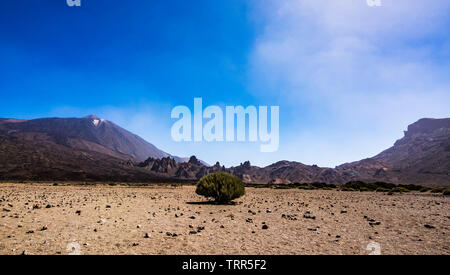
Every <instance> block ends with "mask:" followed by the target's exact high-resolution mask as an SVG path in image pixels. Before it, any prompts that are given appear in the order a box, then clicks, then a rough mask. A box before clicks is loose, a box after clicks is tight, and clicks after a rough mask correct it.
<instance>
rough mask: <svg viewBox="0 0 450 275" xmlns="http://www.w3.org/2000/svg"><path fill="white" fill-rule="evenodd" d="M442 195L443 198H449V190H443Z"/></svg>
mask: <svg viewBox="0 0 450 275" xmlns="http://www.w3.org/2000/svg"><path fill="white" fill-rule="evenodd" d="M442 195H444V196H450V188H447V189H445V190H444V191H443V192H442Z"/></svg>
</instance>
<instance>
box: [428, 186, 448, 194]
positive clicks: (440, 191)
mask: <svg viewBox="0 0 450 275" xmlns="http://www.w3.org/2000/svg"><path fill="white" fill-rule="evenodd" d="M444 191H445V188H443V187H435V188H433V189H431V193H442V192H444Z"/></svg>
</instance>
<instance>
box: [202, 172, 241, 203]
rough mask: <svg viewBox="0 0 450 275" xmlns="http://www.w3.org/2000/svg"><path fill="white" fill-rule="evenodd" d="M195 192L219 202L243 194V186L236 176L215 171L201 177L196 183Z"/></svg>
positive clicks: (224, 201)
mask: <svg viewBox="0 0 450 275" xmlns="http://www.w3.org/2000/svg"><path fill="white" fill-rule="evenodd" d="M195 193H197V194H198V195H201V196H205V197H207V198H214V199H215V200H216V201H217V202H220V203H226V202H229V201H232V200H234V199H237V198H239V197H241V196H243V195H244V194H245V187H244V184H243V183H242V181H241V180H240V179H239V178H238V177H236V176H233V175H231V174H228V173H225V172H217V173H213V174H209V175H206V176H204V177H203V178H201V179H200V180H199V181H198V183H197V189H196V190H195Z"/></svg>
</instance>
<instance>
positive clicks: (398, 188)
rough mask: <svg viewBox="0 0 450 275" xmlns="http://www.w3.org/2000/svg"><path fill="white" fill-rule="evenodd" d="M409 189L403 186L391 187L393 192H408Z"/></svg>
mask: <svg viewBox="0 0 450 275" xmlns="http://www.w3.org/2000/svg"><path fill="white" fill-rule="evenodd" d="M409 191H410V190H408V189H406V188H405V187H395V188H392V189H391V192H394V193H406V192H409Z"/></svg>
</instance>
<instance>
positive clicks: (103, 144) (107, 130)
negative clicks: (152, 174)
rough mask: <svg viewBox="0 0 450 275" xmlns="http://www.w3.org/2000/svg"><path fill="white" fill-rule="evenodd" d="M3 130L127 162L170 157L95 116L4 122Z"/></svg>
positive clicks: (1, 124)
mask: <svg viewBox="0 0 450 275" xmlns="http://www.w3.org/2000/svg"><path fill="white" fill-rule="evenodd" d="M0 128H3V130H4V131H5V132H7V133H11V134H15V135H20V134H25V133H42V134H45V135H47V136H48V138H49V140H51V141H53V142H55V143H56V144H59V145H63V146H67V147H70V148H73V149H81V150H87V151H94V152H99V153H102V154H106V155H110V156H113V157H116V158H120V159H125V160H127V159H132V160H135V161H142V160H145V159H147V158H148V157H155V158H163V157H167V156H169V154H167V153H165V152H163V151H161V150H159V149H158V148H156V147H155V146H154V145H153V144H150V143H148V142H147V141H145V140H143V139H142V138H140V137H138V136H137V135H135V134H132V133H130V132H128V131H127V130H125V129H123V128H121V127H119V126H117V125H116V124H114V123H113V122H110V121H107V120H103V119H100V118H98V117H96V116H94V115H91V116H87V117H84V118H42V119H33V120H22V121H19V120H2V121H0Z"/></svg>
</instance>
